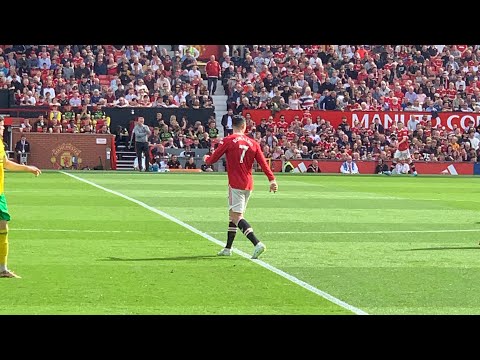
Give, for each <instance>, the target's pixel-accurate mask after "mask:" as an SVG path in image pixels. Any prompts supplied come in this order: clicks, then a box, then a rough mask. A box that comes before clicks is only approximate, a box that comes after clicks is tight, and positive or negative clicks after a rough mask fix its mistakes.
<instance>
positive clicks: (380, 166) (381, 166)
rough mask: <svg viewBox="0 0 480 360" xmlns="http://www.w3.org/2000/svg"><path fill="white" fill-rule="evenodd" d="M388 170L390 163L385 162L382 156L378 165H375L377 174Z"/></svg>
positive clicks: (385, 172)
mask: <svg viewBox="0 0 480 360" xmlns="http://www.w3.org/2000/svg"><path fill="white" fill-rule="evenodd" d="M388 171H389V169H388V165H387V164H386V163H385V162H384V160H383V159H382V158H379V159H378V163H377V166H375V174H387V173H388Z"/></svg>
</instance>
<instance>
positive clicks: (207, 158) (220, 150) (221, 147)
mask: <svg viewBox="0 0 480 360" xmlns="http://www.w3.org/2000/svg"><path fill="white" fill-rule="evenodd" d="M228 144H229V143H228V141H225V140H221V141H220V142H219V143H218V147H217V148H216V149H215V150H214V151H213V153H212V155H208V154H206V155H204V156H203V162H205V163H206V164H207V165H213V164H215V163H216V162H217V161H218V160H219V159H220V158H221V157H222V155H223V154H224V153H225V151H226V150H227V148H228Z"/></svg>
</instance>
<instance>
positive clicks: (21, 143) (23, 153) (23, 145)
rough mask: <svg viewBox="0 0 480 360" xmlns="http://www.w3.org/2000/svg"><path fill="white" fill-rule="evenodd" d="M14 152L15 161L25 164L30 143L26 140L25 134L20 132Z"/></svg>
mask: <svg viewBox="0 0 480 360" xmlns="http://www.w3.org/2000/svg"><path fill="white" fill-rule="evenodd" d="M15 154H16V155H17V156H16V157H17V163H19V164H27V156H28V154H30V143H29V142H28V141H27V136H26V135H25V134H22V136H21V137H20V140H18V141H17V143H16V144H15Z"/></svg>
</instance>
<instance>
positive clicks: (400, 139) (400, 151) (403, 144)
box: [385, 121, 417, 176]
mask: <svg viewBox="0 0 480 360" xmlns="http://www.w3.org/2000/svg"><path fill="white" fill-rule="evenodd" d="M396 138H397V140H396V145H397V150H396V151H395V154H394V155H393V161H392V165H391V166H390V171H389V172H388V173H386V172H385V174H386V175H391V174H392V172H393V170H394V169H395V167H396V166H397V162H398V161H399V160H401V159H403V160H406V162H407V163H408V165H409V166H410V170H409V172H410V174H412V175H413V176H417V170H416V169H415V164H414V163H413V161H412V157H411V156H410V150H409V147H410V140H409V138H408V129H407V128H406V127H404V124H403V122H401V121H398V123H397V132H396Z"/></svg>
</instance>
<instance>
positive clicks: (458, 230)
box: [212, 229, 480, 235]
mask: <svg viewBox="0 0 480 360" xmlns="http://www.w3.org/2000/svg"><path fill="white" fill-rule="evenodd" d="M479 231H480V229H456V230H455V229H452V230H385V231H264V232H263V233H264V234H329V235H332V234H333V235H335V234H391V233H456V232H479ZM212 234H223V232H220V231H212Z"/></svg>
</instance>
